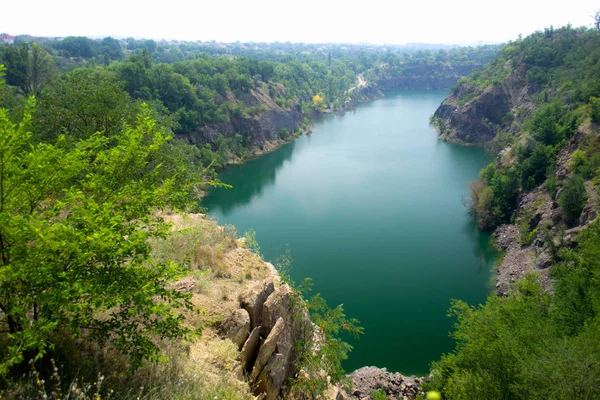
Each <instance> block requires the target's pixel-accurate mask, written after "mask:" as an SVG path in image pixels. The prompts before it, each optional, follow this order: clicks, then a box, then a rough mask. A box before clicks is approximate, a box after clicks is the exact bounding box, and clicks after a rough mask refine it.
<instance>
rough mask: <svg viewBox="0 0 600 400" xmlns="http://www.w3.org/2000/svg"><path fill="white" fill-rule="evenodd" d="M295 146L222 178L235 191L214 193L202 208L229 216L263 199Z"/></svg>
mask: <svg viewBox="0 0 600 400" xmlns="http://www.w3.org/2000/svg"><path fill="white" fill-rule="evenodd" d="M295 144H296V142H290V143H288V144H286V145H284V146H282V147H281V148H279V149H277V150H276V151H274V152H271V153H268V154H265V155H262V156H261V157H260V159H255V160H251V161H248V162H246V163H244V164H243V165H236V166H232V167H230V168H228V169H227V170H225V172H223V173H222V174H221V175H220V177H219V178H220V179H221V181H222V182H223V183H227V184H230V185H233V186H234V187H233V189H232V190H230V189H225V188H215V189H213V192H212V193H211V194H210V195H209V196H208V197H207V198H206V199H204V200H203V201H202V206H204V207H206V208H208V209H209V210H211V211H214V212H219V213H222V214H223V215H225V216H226V215H229V213H230V212H231V211H232V210H233V209H235V208H236V207H241V206H243V205H244V204H247V203H249V202H250V201H252V199H253V198H254V197H255V196H260V195H262V193H263V191H264V190H265V188H267V187H269V186H271V185H273V184H275V179H276V177H277V171H278V170H279V169H280V168H281V167H282V166H283V165H284V163H285V162H286V161H289V160H291V158H292V154H293V152H294V146H295ZM246 177H247V179H246ZM215 200H218V201H215Z"/></svg>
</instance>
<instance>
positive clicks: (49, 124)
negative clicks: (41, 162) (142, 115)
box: [34, 69, 135, 140]
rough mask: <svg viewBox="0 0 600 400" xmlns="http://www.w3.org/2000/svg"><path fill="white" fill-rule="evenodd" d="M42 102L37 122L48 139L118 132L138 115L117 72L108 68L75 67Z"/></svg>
mask: <svg viewBox="0 0 600 400" xmlns="http://www.w3.org/2000/svg"><path fill="white" fill-rule="evenodd" d="M38 102H39V108H38V111H37V113H36V114H35V117H34V124H35V125H36V132H39V134H40V135H41V137H42V138H43V139H44V140H55V139H56V138H57V137H58V136H59V135H61V134H64V135H66V137H68V138H69V139H71V140H78V139H81V138H87V137H90V136H91V135H93V134H94V133H96V132H105V133H106V134H107V135H110V134H114V133H117V132H119V130H120V128H121V127H122V126H123V124H124V123H125V122H133V120H134V115H135V108H134V106H133V105H132V104H130V99H129V96H128V95H127V93H125V92H124V91H123V89H122V85H121V84H120V83H118V82H117V80H116V76H115V74H113V73H110V72H109V71H106V70H90V69H77V70H74V71H72V72H70V73H69V74H68V75H66V76H65V77H64V78H63V79H60V80H57V81H55V82H53V83H52V84H51V85H50V86H49V87H48V90H46V92H45V93H44V94H43V95H42V96H40V98H39V101H38Z"/></svg>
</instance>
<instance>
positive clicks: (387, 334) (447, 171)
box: [203, 91, 495, 374]
mask: <svg viewBox="0 0 600 400" xmlns="http://www.w3.org/2000/svg"><path fill="white" fill-rule="evenodd" d="M446 95H447V92H445V91H430V92H422V91H411V92H396V93H388V94H387V95H386V97H385V98H383V99H380V100H377V101H374V102H372V103H368V104H364V105H361V106H360V107H358V109H357V110H356V111H354V112H350V113H346V114H344V115H330V116H326V117H325V118H323V119H321V120H319V121H317V122H315V123H314V124H313V133H312V134H311V135H309V136H303V137H301V138H299V139H297V140H296V141H294V142H292V143H290V144H288V145H286V146H284V147H282V148H280V149H278V150H276V151H275V152H273V153H270V154H267V155H264V156H262V157H260V158H258V159H255V160H252V161H250V162H247V163H245V164H243V165H240V166H235V167H232V168H229V169H227V170H226V171H225V172H223V174H222V175H221V176H220V178H221V180H222V181H223V182H226V183H229V184H231V185H233V186H234V188H233V189H231V190H225V189H217V190H215V191H214V192H213V193H212V194H211V195H210V196H209V197H207V198H206V199H205V201H204V203H203V205H204V206H205V207H207V208H208V209H209V211H210V212H211V213H212V214H213V215H215V216H216V217H217V218H218V220H219V222H220V223H221V224H233V225H235V226H236V228H237V229H238V231H241V232H244V231H247V230H251V229H252V230H255V231H256V237H257V239H258V242H259V244H260V247H261V252H262V253H263V254H264V256H265V258H266V259H273V258H275V257H277V256H278V255H280V254H282V253H283V252H285V248H286V245H289V248H290V249H291V255H292V257H293V260H294V262H293V268H292V271H291V275H292V278H293V279H294V280H295V281H297V282H299V281H301V280H302V279H303V278H304V277H311V278H312V279H313V281H314V292H320V293H321V294H322V295H323V296H324V297H325V299H326V300H327V301H328V303H329V304H330V305H332V306H333V305H337V304H340V303H343V305H344V309H345V311H346V314H347V315H349V316H351V317H355V318H358V319H359V320H360V322H361V324H362V326H363V327H364V328H365V335H363V336H362V337H361V338H360V339H359V340H353V341H351V343H352V344H353V345H354V347H355V349H354V351H353V352H352V354H351V356H350V359H349V360H348V361H347V362H346V363H345V368H346V369H347V370H349V371H351V370H353V369H355V368H358V367H361V366H365V365H375V366H378V367H387V368H388V370H390V371H400V372H403V373H405V374H425V373H427V372H428V367H429V363H430V362H431V361H433V360H435V359H438V358H439V356H440V355H441V354H442V353H443V352H447V351H450V350H451V349H452V347H453V341H452V339H450V338H449V337H448V332H449V331H450V329H451V325H452V321H451V320H450V319H449V318H448V317H447V316H446V313H447V309H448V307H449V306H450V299H452V298H457V299H461V300H465V301H467V302H469V303H472V304H476V303H481V302H483V301H484V300H485V297H486V295H487V294H488V293H489V290H490V288H489V286H488V283H489V271H490V269H491V266H492V264H493V262H494V259H495V254H494V252H493V250H492V249H491V247H490V245H489V235H487V234H484V233H481V232H479V231H478V230H477V229H476V227H475V225H474V224H473V222H472V221H471V220H470V218H469V216H468V210H467V209H466V207H465V206H464V205H463V202H464V199H465V198H466V197H467V196H468V192H469V190H468V186H467V183H468V182H469V181H471V180H474V179H476V178H477V174H478V171H479V169H480V168H481V167H483V166H485V164H487V163H488V162H490V161H491V159H490V157H489V156H488V155H486V154H485V152H484V151H483V150H482V149H477V148H472V147H461V146H457V145H452V144H448V143H444V142H442V141H440V140H438V138H437V134H436V132H435V131H434V130H433V128H431V127H430V126H429V116H430V115H431V114H433V112H434V111H435V109H436V108H437V106H438V105H439V104H440V103H441V101H442V100H443V99H444V97H445V96H446Z"/></svg>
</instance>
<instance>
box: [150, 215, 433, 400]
mask: <svg viewBox="0 0 600 400" xmlns="http://www.w3.org/2000/svg"><path fill="white" fill-rule="evenodd" d="M164 218H165V219H166V220H167V221H169V222H171V223H173V225H174V227H173V229H174V231H175V233H174V234H173V235H172V236H171V237H170V238H169V239H168V240H167V241H166V242H164V243H163V242H160V243H158V244H157V246H156V248H157V251H158V253H157V256H158V257H160V254H163V253H165V252H166V253H167V254H168V255H169V256H170V258H172V257H173V256H174V255H175V254H177V255H178V256H179V257H180V258H181V261H180V262H190V263H191V264H190V267H192V268H201V271H202V272H201V273H197V272H196V273H192V274H190V275H189V276H187V277H185V278H183V279H181V280H180V281H178V282H176V283H174V284H173V286H174V288H176V289H178V290H181V291H184V292H187V293H190V294H191V295H192V302H193V303H194V304H195V305H197V307H198V308H202V309H203V310H204V312H203V313H202V314H201V315H200V316H194V317H193V319H189V320H188V323H189V324H193V325H196V326H197V325H199V324H200V325H203V324H206V326H205V328H204V330H203V332H202V335H201V336H200V337H199V339H197V340H196V341H193V342H191V343H189V344H187V348H186V350H185V352H184V355H183V356H181V359H176V358H174V359H175V360H176V363H177V364H183V365H184V371H186V373H187V374H188V375H191V376H192V377H193V378H192V379H199V380H201V383H202V384H203V385H206V386H209V387H210V386H211V385H212V386H217V387H218V386H219V385H226V386H227V387H228V389H227V390H228V391H227V393H229V394H230V395H232V396H233V397H232V398H240V399H250V398H257V397H256V396H258V398H260V399H278V398H296V399H302V398H306V397H307V396H308V395H306V396H305V395H304V394H303V393H302V392H301V391H300V392H298V391H295V392H293V393H292V392H291V383H292V379H293V378H297V377H298V376H303V377H306V372H305V371H303V370H300V371H299V370H298V367H297V365H298V361H299V359H300V357H301V354H300V353H299V349H300V347H299V346H298V344H299V343H311V346H319V343H320V342H321V340H322V337H321V334H320V331H319V329H318V327H316V325H314V324H313V323H312V322H311V320H310V317H309V315H308V312H307V310H306V309H305V308H303V307H302V306H301V304H303V303H302V301H301V299H300V298H299V297H298V296H299V295H298V294H297V293H296V292H295V291H294V290H293V289H292V288H291V287H290V286H289V285H287V284H285V283H284V282H282V281H281V279H280V277H279V274H278V273H277V271H276V270H275V268H274V267H273V265H271V264H270V263H266V262H265V261H264V260H262V258H260V257H259V256H257V255H256V254H254V253H253V252H251V251H250V250H249V249H247V248H246V245H245V241H244V240H243V239H235V236H232V233H231V232H229V231H227V230H225V229H224V228H221V227H219V226H218V225H217V224H216V223H214V222H213V221H210V220H208V219H207V218H206V217H205V216H203V215H201V214H186V215H181V214H167V215H165V216H164ZM198 238H202V241H198ZM187 254H191V255H192V256H191V257H190V256H188V255H187ZM197 318H199V319H197ZM313 348H314V347H313ZM172 357H173V356H172ZM196 371H198V372H196ZM317 378H319V379H325V380H326V381H327V382H329V384H328V388H327V390H326V391H325V392H324V393H323V395H322V398H326V399H331V400H343V399H347V400H351V399H363V400H366V399H371V398H372V396H371V393H372V392H373V391H380V390H382V389H383V391H384V392H385V393H386V394H387V396H388V398H390V399H397V398H401V399H402V398H407V399H414V398H416V397H417V396H418V395H422V392H421V389H420V386H421V383H422V380H421V379H420V378H415V377H406V376H402V375H401V374H398V373H390V372H388V371H386V370H385V369H378V368H375V367H366V368H362V369H360V370H358V371H355V372H354V373H352V374H350V375H348V383H349V384H332V383H331V380H330V379H329V378H328V377H327V376H326V375H325V374H324V372H323V371H321V372H320V373H318V376H317Z"/></svg>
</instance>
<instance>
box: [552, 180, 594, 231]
mask: <svg viewBox="0 0 600 400" xmlns="http://www.w3.org/2000/svg"><path fill="white" fill-rule="evenodd" d="M587 199H588V195H587V192H586V190H585V183H584V181H583V178H582V177H581V176H579V175H573V176H572V177H571V178H569V179H568V180H567V182H566V183H565V185H564V186H563V189H562V191H561V192H560V195H559V197H558V204H559V205H560V206H561V208H562V209H563V212H564V213H565V218H566V219H567V223H568V224H573V223H575V222H576V221H577V220H578V219H579V216H580V215H581V211H582V210H583V207H584V206H585V203H586V202H587Z"/></svg>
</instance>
